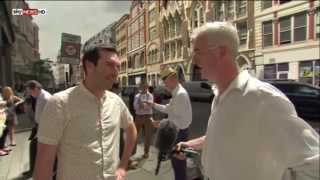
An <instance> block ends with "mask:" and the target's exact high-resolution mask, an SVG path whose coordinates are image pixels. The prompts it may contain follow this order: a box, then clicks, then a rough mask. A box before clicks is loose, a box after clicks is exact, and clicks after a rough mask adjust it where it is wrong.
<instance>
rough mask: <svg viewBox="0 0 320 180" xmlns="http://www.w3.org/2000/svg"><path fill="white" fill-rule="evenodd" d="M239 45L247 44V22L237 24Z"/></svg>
mask: <svg viewBox="0 0 320 180" xmlns="http://www.w3.org/2000/svg"><path fill="white" fill-rule="evenodd" d="M237 29H238V35H239V40H240V45H245V44H247V33H248V31H247V22H243V23H238V24H237Z"/></svg>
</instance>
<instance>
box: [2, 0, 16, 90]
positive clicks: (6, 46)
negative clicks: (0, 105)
mask: <svg viewBox="0 0 320 180" xmlns="http://www.w3.org/2000/svg"><path fill="white" fill-rule="evenodd" d="M12 7H13V6H12V2H10V1H1V2H0V86H5V85H9V86H12V85H13V83H14V82H13V71H12V59H11V50H12V48H13V47H12V46H13V43H14V41H15V34H14V30H13V20H12V18H13V17H12V15H11V9H12Z"/></svg>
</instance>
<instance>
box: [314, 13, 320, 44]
mask: <svg viewBox="0 0 320 180" xmlns="http://www.w3.org/2000/svg"><path fill="white" fill-rule="evenodd" d="M315 24H316V38H317V39H319V38H320V9H318V10H317V13H316V23H315Z"/></svg>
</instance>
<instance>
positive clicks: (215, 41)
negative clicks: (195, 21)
mask: <svg viewBox="0 0 320 180" xmlns="http://www.w3.org/2000/svg"><path fill="white" fill-rule="evenodd" d="M202 36H205V37H206V38H207V39H208V46H214V45H228V46H229V47H230V48H231V51H232V52H233V55H234V57H236V56H237V55H238V49H239V37H238V32H237V29H236V27H234V26H233V25H232V24H231V23H229V22H219V21H215V22H209V23H206V24H204V25H203V26H201V27H199V28H197V29H195V30H194V32H193V33H192V36H191V38H192V41H194V40H196V39H198V38H199V37H202Z"/></svg>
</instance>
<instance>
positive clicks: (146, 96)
mask: <svg viewBox="0 0 320 180" xmlns="http://www.w3.org/2000/svg"><path fill="white" fill-rule="evenodd" d="M148 89H149V85H148V83H147V82H146V81H144V82H142V83H141V84H140V91H139V93H137V94H136V96H135V98H134V103H133V104H134V109H135V114H136V118H135V125H136V128H137V135H138V137H139V133H140V132H141V129H143V134H144V136H143V139H144V154H143V156H142V158H144V159H147V158H148V157H149V150H150V145H151V140H152V136H153V125H152V121H153V120H152V115H153V111H152V107H151V106H150V105H149V104H148V103H147V102H153V95H152V94H151V93H150V92H149V90H148Z"/></svg>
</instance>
